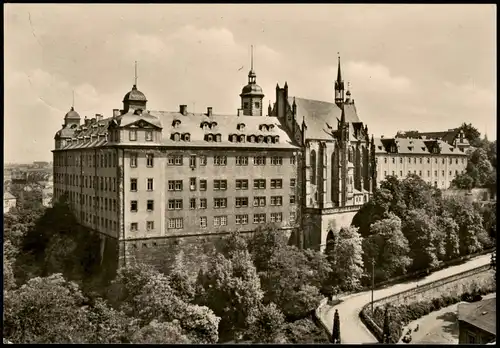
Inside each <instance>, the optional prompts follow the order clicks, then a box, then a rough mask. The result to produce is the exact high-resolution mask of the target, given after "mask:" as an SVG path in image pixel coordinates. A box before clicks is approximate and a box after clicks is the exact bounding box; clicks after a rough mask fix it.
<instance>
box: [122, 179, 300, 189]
mask: <svg viewBox="0 0 500 348" xmlns="http://www.w3.org/2000/svg"><path fill="white" fill-rule="evenodd" d="M131 180H134V186H132V181H131V183H130V188H131V190H132V191H137V179H131ZM196 181H197V178H189V190H190V191H196V187H197V182H196ZM199 184H200V191H206V190H207V186H208V185H207V180H206V179H200V182H199ZM295 185H296V179H290V188H295ZM151 187H152V179H151ZM133 188H134V189H133ZM213 188H214V191H225V190H227V180H214V181H213ZM235 188H236V190H248V179H236V182H235ZM253 188H254V190H264V189H266V179H254V180H253ZM270 188H271V189H282V188H283V179H270ZM168 190H169V191H182V190H183V180H168Z"/></svg>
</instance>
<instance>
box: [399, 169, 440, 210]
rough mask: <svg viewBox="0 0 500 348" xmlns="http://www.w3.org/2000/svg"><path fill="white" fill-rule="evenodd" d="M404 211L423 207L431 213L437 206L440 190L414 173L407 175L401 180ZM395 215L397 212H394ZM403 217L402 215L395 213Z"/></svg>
mask: <svg viewBox="0 0 500 348" xmlns="http://www.w3.org/2000/svg"><path fill="white" fill-rule="evenodd" d="M401 191H402V193H403V197H404V201H405V206H406V211H405V212H407V211H408V210H414V209H423V210H425V211H426V212H427V213H428V214H430V215H433V214H435V213H436V211H437V210H438V208H439V199H440V195H439V193H440V191H439V190H436V189H435V188H434V187H432V186H431V185H429V184H428V183H426V182H425V181H424V180H422V178H421V177H420V176H418V175H416V174H410V175H408V176H407V177H406V178H405V179H404V180H403V181H402V182H401ZM396 215H397V214H396ZM397 216H399V217H400V218H403V215H397Z"/></svg>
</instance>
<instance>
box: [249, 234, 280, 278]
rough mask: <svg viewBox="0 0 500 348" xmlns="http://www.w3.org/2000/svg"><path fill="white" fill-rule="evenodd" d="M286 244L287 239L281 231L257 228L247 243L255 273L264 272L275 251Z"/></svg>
mask: <svg viewBox="0 0 500 348" xmlns="http://www.w3.org/2000/svg"><path fill="white" fill-rule="evenodd" d="M287 244H288V243H287V239H286V237H285V235H284V234H283V232H282V231H280V230H277V229H275V228H273V227H272V226H265V227H263V228H258V229H257V230H256V231H255V232H254V233H253V236H252V238H251V239H250V242H249V243H248V250H249V251H250V253H251V254H252V256H253V260H254V264H255V267H256V268H257V272H262V271H265V270H266V269H267V266H268V262H269V260H270V259H271V257H272V255H273V254H274V252H275V250H277V249H279V248H282V247H285V246H287Z"/></svg>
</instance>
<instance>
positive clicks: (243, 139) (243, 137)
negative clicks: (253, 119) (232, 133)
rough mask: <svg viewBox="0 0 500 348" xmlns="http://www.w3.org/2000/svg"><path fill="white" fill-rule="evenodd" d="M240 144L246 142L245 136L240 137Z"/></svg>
mask: <svg viewBox="0 0 500 348" xmlns="http://www.w3.org/2000/svg"><path fill="white" fill-rule="evenodd" d="M240 142H241V143H244V142H245V136H244V135H240Z"/></svg>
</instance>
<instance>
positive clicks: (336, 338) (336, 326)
mask: <svg viewBox="0 0 500 348" xmlns="http://www.w3.org/2000/svg"><path fill="white" fill-rule="evenodd" d="M332 343H333V344H340V343H341V340H340V316H339V311H338V310H337V309H336V310H335V314H334V316H333V329H332Z"/></svg>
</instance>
